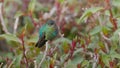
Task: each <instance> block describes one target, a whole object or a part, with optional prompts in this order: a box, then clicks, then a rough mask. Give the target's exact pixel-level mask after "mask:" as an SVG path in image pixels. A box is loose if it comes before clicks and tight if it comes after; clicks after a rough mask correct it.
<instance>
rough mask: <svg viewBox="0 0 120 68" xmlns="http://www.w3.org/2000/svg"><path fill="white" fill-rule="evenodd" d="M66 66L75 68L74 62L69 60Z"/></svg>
mask: <svg viewBox="0 0 120 68" xmlns="http://www.w3.org/2000/svg"><path fill="white" fill-rule="evenodd" d="M66 68H77V65H76V64H73V63H72V61H71V60H69V61H68V63H67V65H66Z"/></svg>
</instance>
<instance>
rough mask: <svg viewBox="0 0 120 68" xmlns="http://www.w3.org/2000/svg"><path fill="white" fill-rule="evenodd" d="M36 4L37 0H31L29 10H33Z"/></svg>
mask: <svg viewBox="0 0 120 68" xmlns="http://www.w3.org/2000/svg"><path fill="white" fill-rule="evenodd" d="M35 5H36V0H31V1H30V3H29V6H28V11H31V12H33V11H34V9H35Z"/></svg>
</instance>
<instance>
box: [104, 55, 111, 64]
mask: <svg viewBox="0 0 120 68" xmlns="http://www.w3.org/2000/svg"><path fill="white" fill-rule="evenodd" d="M102 61H103V62H104V64H105V65H106V66H109V61H110V56H109V55H107V54H104V55H102Z"/></svg>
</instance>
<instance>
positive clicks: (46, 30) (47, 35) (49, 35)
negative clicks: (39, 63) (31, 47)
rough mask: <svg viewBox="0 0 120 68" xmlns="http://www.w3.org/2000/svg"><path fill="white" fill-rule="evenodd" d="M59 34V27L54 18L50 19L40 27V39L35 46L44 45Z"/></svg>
mask: <svg viewBox="0 0 120 68" xmlns="http://www.w3.org/2000/svg"><path fill="white" fill-rule="evenodd" d="M57 35H58V27H57V25H56V23H55V21H53V20H48V21H47V22H46V23H45V24H43V25H42V26H41V27H40V29H39V39H38V41H37V43H36V45H35V47H38V48H40V47H42V46H43V45H44V44H45V43H46V42H47V41H48V40H53V39H54V38H55V37H56V36H57Z"/></svg>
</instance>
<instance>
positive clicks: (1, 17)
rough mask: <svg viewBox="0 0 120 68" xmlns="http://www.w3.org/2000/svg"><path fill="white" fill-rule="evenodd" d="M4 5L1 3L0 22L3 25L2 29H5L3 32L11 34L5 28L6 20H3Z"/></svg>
mask: <svg viewBox="0 0 120 68" xmlns="http://www.w3.org/2000/svg"><path fill="white" fill-rule="evenodd" d="M2 5H3V3H2V2H1V3H0V20H1V25H2V27H3V31H4V32H5V33H7V34H9V32H8V30H7V28H6V26H5V22H4V20H3V15H2Z"/></svg>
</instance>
